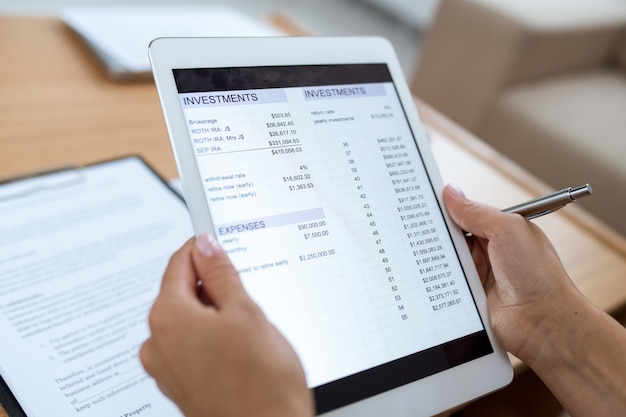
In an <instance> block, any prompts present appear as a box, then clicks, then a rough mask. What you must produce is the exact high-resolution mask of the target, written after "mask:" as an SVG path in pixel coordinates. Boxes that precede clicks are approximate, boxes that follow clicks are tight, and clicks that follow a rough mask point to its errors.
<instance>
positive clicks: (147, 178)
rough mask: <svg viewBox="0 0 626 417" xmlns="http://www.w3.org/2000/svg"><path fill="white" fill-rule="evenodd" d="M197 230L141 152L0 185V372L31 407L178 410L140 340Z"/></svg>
mask: <svg viewBox="0 0 626 417" xmlns="http://www.w3.org/2000/svg"><path fill="white" fill-rule="evenodd" d="M192 234H193V231H192V228H191V224H190V221H189V219H188V214H187V210H186V207H185V204H184V203H183V201H182V200H181V199H180V198H179V197H178V196H177V195H176V194H175V193H174V192H173V191H172V190H171V189H169V188H168V187H167V186H166V185H165V183H164V182H162V181H161V179H160V178H159V177H158V176H156V174H155V173H154V172H153V171H152V170H151V169H150V168H148V167H147V165H145V164H144V163H143V162H142V161H141V160H140V159H139V158H135V157H130V158H123V159H118V160H114V161H109V162H105V163H101V164H97V165H92V166H89V167H85V168H80V169H78V170H66V171H60V172H56V173H50V174H46V175H38V176H34V177H32V178H30V179H25V180H19V181H13V182H10V183H5V184H0V335H2V336H1V340H2V342H1V343H0V375H1V376H2V378H3V379H4V381H5V383H6V384H7V386H8V387H9V389H10V390H11V392H12V394H13V396H15V398H16V399H17V401H18V402H19V405H20V407H21V408H22V409H23V411H24V413H25V414H26V416H28V417H48V416H75V415H77V416H86V417H87V416H88V417H105V416H106V417H110V416H130V415H133V416H134V415H137V416H141V417H150V416H159V417H165V416H167V417H169V416H178V415H181V414H180V412H179V411H178V409H177V408H176V406H175V405H173V404H172V403H171V402H170V401H169V400H168V399H167V398H166V397H164V396H163V395H162V394H161V392H160V391H159V390H158V388H157V386H156V384H155V383H154V381H153V380H152V379H151V378H150V377H149V376H148V375H147V374H146V373H145V371H144V370H143V367H142V366H141V363H140V361H139V358H138V349H139V347H140V346H141V344H142V343H143V342H144V341H145V339H146V338H147V336H148V334H149V329H148V325H147V314H148V312H149V310H150V308H151V306H152V303H153V301H154V298H155V297H156V295H157V294H158V291H159V286H160V282H161V278H162V275H163V271H164V269H165V267H166V265H167V262H168V260H169V257H170V256H171V254H172V253H173V252H174V251H175V250H176V249H178V248H179V247H180V246H181V245H182V244H183V243H184V242H185V241H186V240H187V239H188V238H189V237H190V236H192Z"/></svg>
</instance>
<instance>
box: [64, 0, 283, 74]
mask: <svg viewBox="0 0 626 417" xmlns="http://www.w3.org/2000/svg"><path fill="white" fill-rule="evenodd" d="M61 18H62V19H63V21H64V22H65V23H66V24H67V25H68V26H69V27H71V28H72V29H73V30H74V31H76V32H77V33H78V34H79V35H80V36H81V37H82V38H83V39H84V40H85V41H86V42H87V44H88V45H89V46H90V47H91V48H92V49H93V50H94V52H95V53H96V54H97V55H98V56H99V57H100V59H101V61H103V63H104V64H105V66H106V67H107V70H108V72H109V74H110V75H111V77H113V78H117V79H125V78H126V79H129V78H138V77H149V76H150V61H149V59H148V45H149V44H150V41H152V40H153V39H155V38H158V37H181V36H281V35H284V33H282V32H280V31H279V30H278V29H276V28H274V27H272V26H271V25H269V24H266V23H264V22H262V21H260V20H257V19H254V18H252V17H250V16H248V15H246V14H244V13H241V12H239V11H238V10H236V9H232V8H230V7H226V6H212V7H192V6H189V7H183V6H179V7H75V8H70V9H67V10H65V11H64V12H63V13H62V15H61Z"/></svg>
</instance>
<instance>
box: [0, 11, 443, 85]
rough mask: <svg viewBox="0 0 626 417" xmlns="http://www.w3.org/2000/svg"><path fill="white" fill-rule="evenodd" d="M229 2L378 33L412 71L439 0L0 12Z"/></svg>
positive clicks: (308, 27) (331, 30)
mask: <svg viewBox="0 0 626 417" xmlns="http://www.w3.org/2000/svg"><path fill="white" fill-rule="evenodd" d="M90 5H93V6H100V5H106V6H120V7H125V6H182V5H193V6H218V5H219V6H223V5H226V6H229V7H232V8H235V9H237V10H239V11H241V12H242V13H245V14H247V15H249V16H251V17H254V18H257V19H259V20H261V21H263V20H266V19H267V18H268V16H270V15H273V14H276V13H280V14H281V15H284V16H286V17H288V18H289V19H290V20H291V21H293V23H294V24H296V25H298V26H299V27H300V28H301V29H302V30H305V31H307V32H309V33H311V34H314V35H323V36H328V35H379V36H384V37H386V38H387V39H389V40H390V41H391V42H392V43H393V45H394V47H395V48H396V51H397V54H398V58H399V60H400V63H401V65H402V67H403V69H404V71H405V74H406V75H407V77H408V76H410V75H411V74H412V72H413V70H414V67H415V62H416V57H417V54H418V51H419V43H420V39H421V38H422V33H423V30H424V28H425V27H426V26H427V25H428V22H429V21H430V19H431V17H432V16H433V14H434V12H435V9H436V6H437V0H418V1H410V0H229V1H224V0H183V1H176V2H174V1H171V0H128V1H104V0H58V1H50V0H7V1H3V2H0V13H3V14H30V15H57V14H59V13H60V11H61V10H63V9H64V8H67V7H75V6H76V7H83V6H90Z"/></svg>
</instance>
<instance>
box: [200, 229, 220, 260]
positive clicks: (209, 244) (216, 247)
mask: <svg viewBox="0 0 626 417" xmlns="http://www.w3.org/2000/svg"><path fill="white" fill-rule="evenodd" d="M196 247H197V248H198V250H199V251H200V253H201V254H202V255H204V256H214V255H215V254H216V253H218V252H219V251H221V250H222V247H221V246H220V244H219V242H218V241H217V239H215V237H214V236H213V235H210V234H208V233H206V234H203V235H200V236H198V237H196Z"/></svg>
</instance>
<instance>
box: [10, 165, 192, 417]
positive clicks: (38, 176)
mask: <svg viewBox="0 0 626 417" xmlns="http://www.w3.org/2000/svg"><path fill="white" fill-rule="evenodd" d="M111 164H113V165H111ZM115 164H119V165H120V166H126V165H129V166H135V165H137V164H139V166H140V167H142V168H139V170H140V171H141V172H142V175H143V174H145V176H146V178H149V179H148V181H149V182H150V183H151V184H153V186H154V187H155V189H160V187H161V186H163V187H164V190H166V191H165V194H162V195H161V199H165V200H166V201H168V202H169V203H168V204H170V205H171V206H172V207H174V209H175V213H176V214H177V216H176V217H172V216H167V217H168V221H169V222H170V223H172V224H173V225H174V226H173V228H174V229H175V230H174V231H173V232H172V233H171V235H174V236H178V238H177V239H176V240H178V241H177V242H172V247H171V248H170V249H167V250H166V251H167V259H169V255H171V253H172V252H173V251H174V250H175V249H177V248H178V247H179V246H180V244H182V243H183V242H184V240H186V239H187V238H188V237H190V236H191V235H192V233H193V231H192V229H191V225H190V222H189V219H188V215H187V210H186V205H185V202H184V199H183V197H182V196H181V194H180V193H179V192H177V191H176V189H175V188H173V187H171V186H170V184H168V182H167V181H166V180H165V179H164V178H163V177H161V176H160V175H159V174H158V173H157V172H156V170H155V169H154V168H153V167H152V166H150V165H149V164H148V163H147V162H146V161H145V160H144V159H143V158H142V157H141V156H139V155H129V156H124V157H119V158H112V159H107V160H103V161H100V162H96V163H93V164H89V165H86V166H78V165H68V166H61V167H57V168H52V169H48V170H44V171H40V172H35V173H31V174H26V175H21V176H17V177H13V178H8V179H4V180H0V208H2V205H3V204H5V203H9V204H11V203H12V202H13V201H19V200H20V199H24V198H31V199H32V197H33V196H34V195H37V194H41V195H44V194H46V193H53V194H54V193H55V192H65V191H67V190H70V189H72V187H79V186H81V185H84V184H85V182H86V181H89V178H88V174H90V170H93V169H100V168H103V169H104V168H105V167H108V166H111V167H114V166H116V165H115ZM143 168H145V170H144V169H143ZM47 178H49V179H50V181H43V182H42V181H40V180H42V179H44V180H45V179H47ZM153 181H154V182H153ZM129 182H132V181H129ZM157 184H158V185H157ZM130 187H132V186H130ZM7 190H8V192H7ZM168 195H170V196H171V197H172V198H170V197H168ZM29 201H30V200H29ZM5 206H6V204H5ZM155 210H156V209H155ZM46 214H47V213H45V211H44V214H43V215H46ZM96 221H97V220H96ZM2 226H5V225H1V224H0V229H1V228H2ZM6 226H7V227H11V226H12V225H11V224H7V225H6ZM68 239H69V238H68ZM0 243H2V242H0ZM77 245H80V242H78V243H77ZM9 247H10V246H9ZM163 257H164V258H165V253H164V256H163ZM167 259H165V260H164V262H165V263H166V262H167ZM0 261H2V259H1V257H0ZM0 264H1V262H0ZM0 271H1V265H0ZM0 275H2V274H0ZM2 279H4V277H3V278H2ZM2 279H0V287H2V285H3V283H2V282H1V281H2ZM61 279H62V278H61ZM155 280H157V281H158V282H159V283H160V276H158V279H157V278H156V277H155ZM6 300H7V298H4V299H3V298H2V297H0V306H1V305H2V303H3V302H4V301H6ZM4 318H5V317H4V315H3V313H2V311H1V310H0V321H1V319H4ZM2 326H3V323H1V322H0V327H2ZM7 340H8V343H9V344H10V343H12V342H15V341H16V340H17V338H16V337H15V336H13V335H11V334H9V335H7ZM0 354H1V352H0ZM35 359H36V358H35ZM16 361H22V362H26V359H24V358H22V359H16ZM7 363H8V361H7V362H5V363H3V361H2V358H0V404H1V405H2V407H4V409H5V411H6V412H7V414H8V415H9V417H32V416H33V415H41V412H39V413H35V412H34V411H33V412H32V414H30V413H29V411H28V410H29V408H28V407H24V406H23V404H22V403H20V401H23V399H24V398H26V397H29V400H32V399H33V396H34V397H35V398H37V396H38V395H39V393H36V392H35V393H33V392H27V391H28V389H25V388H24V386H23V384H22V385H20V384H15V385H18V387H17V389H16V388H15V387H14V386H12V387H13V389H16V390H15V392H14V391H12V388H10V386H9V385H10V384H11V380H13V381H14V383H15V378H14V377H12V376H11V375H15V374H16V373H18V372H13V373H11V372H6V373H5V374H2V372H4V370H6V365H7ZM24 372H28V371H26V370H25V371H24ZM36 375H37V374H36ZM24 377H26V376H24ZM37 377H41V375H37ZM30 378H31V379H33V378H32V375H31V376H30ZM35 379H36V378H35ZM33 390H36V388H33ZM154 395H157V396H160V395H162V394H161V393H160V391H158V389H157V388H156V386H155V387H154ZM42 397H43V398H45V397H44V394H42ZM18 398H19V400H18ZM46 406H47V405H46ZM103 407H105V408H103V411H104V413H103V415H109V414H111V413H112V414H115V413H117V412H118V410H115V409H114V410H109V411H107V409H106V407H107V406H103ZM49 410H50V411H49V413H48V415H62V414H67V411H63V410H59V409H57V408H55V407H54V406H52V405H51V406H50V409H49ZM161 412H164V413H165V415H170V413H171V411H170V410H166V411H161ZM174 414H175V413H174ZM44 415H45V414H44ZM98 415H99V414H98ZM156 415H161V414H156Z"/></svg>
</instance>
